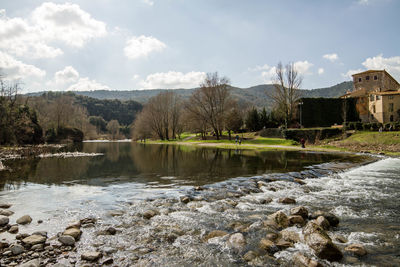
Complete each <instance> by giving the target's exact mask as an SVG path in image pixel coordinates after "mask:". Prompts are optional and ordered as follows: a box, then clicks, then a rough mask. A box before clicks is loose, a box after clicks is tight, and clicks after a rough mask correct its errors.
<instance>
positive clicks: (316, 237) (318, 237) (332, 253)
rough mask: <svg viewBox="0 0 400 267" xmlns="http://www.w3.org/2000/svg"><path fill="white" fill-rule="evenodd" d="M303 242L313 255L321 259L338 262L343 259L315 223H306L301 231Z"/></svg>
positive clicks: (340, 253) (326, 235)
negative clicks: (312, 251) (313, 252)
mask: <svg viewBox="0 0 400 267" xmlns="http://www.w3.org/2000/svg"><path fill="white" fill-rule="evenodd" d="M303 235H304V240H305V241H306V244H307V245H308V246H309V247H311V248H312V249H313V250H314V251H315V254H316V255H317V256H318V257H319V258H322V259H327V260H329V261H339V260H341V259H342V258H343V254H342V252H341V251H340V250H339V249H338V248H337V247H336V246H335V245H334V244H333V243H332V240H331V238H330V237H329V236H328V234H327V233H326V232H325V231H324V229H322V227H321V226H319V225H318V224H316V223H315V222H312V221H310V222H308V223H307V225H306V227H305V228H304V229H303Z"/></svg>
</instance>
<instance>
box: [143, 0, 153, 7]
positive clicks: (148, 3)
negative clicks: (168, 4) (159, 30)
mask: <svg viewBox="0 0 400 267" xmlns="http://www.w3.org/2000/svg"><path fill="white" fill-rule="evenodd" d="M142 2H143V3H145V4H146V5H149V6H152V5H154V2H153V1H151V0H142Z"/></svg>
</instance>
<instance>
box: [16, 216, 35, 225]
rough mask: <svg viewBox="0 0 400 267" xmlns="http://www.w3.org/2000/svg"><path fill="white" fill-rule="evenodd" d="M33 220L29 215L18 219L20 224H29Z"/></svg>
mask: <svg viewBox="0 0 400 267" xmlns="http://www.w3.org/2000/svg"><path fill="white" fill-rule="evenodd" d="M31 222H32V218H31V216H29V215H24V216H22V217H20V218H18V219H17V223H18V224H29V223H31Z"/></svg>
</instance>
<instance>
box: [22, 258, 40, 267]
mask: <svg viewBox="0 0 400 267" xmlns="http://www.w3.org/2000/svg"><path fill="white" fill-rule="evenodd" d="M39 266H40V262H39V260H38V259H34V260H30V261H28V262H25V263H23V264H21V265H20V266H19V267H39Z"/></svg>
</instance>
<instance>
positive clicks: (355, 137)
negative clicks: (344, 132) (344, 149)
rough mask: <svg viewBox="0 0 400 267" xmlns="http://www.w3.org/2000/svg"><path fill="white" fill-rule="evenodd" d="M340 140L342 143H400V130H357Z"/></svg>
mask: <svg viewBox="0 0 400 267" xmlns="http://www.w3.org/2000/svg"><path fill="white" fill-rule="evenodd" d="M342 142H343V143H344V144H368V145H398V144H400V132H398V131H397V132H382V133H379V132H367V131H359V132H355V133H354V134H352V135H351V136H350V137H349V138H347V139H345V140H343V141H342Z"/></svg>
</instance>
